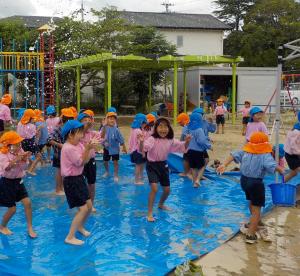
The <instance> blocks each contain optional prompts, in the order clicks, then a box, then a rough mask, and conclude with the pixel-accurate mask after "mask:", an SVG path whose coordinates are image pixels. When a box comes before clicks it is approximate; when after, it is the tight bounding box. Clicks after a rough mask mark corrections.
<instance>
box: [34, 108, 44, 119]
mask: <svg viewBox="0 0 300 276" xmlns="http://www.w3.org/2000/svg"><path fill="white" fill-rule="evenodd" d="M34 113H35V116H34V120H35V121H36V122H44V118H43V115H42V114H43V112H42V111H41V110H39V109H35V110H34Z"/></svg>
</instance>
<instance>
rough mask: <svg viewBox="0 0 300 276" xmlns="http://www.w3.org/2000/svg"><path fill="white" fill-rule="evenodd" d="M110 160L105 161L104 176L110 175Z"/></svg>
mask: <svg viewBox="0 0 300 276" xmlns="http://www.w3.org/2000/svg"><path fill="white" fill-rule="evenodd" d="M108 162H109V161H104V168H105V174H104V176H108V175H109V164H108Z"/></svg>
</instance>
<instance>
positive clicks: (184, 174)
mask: <svg viewBox="0 0 300 276" xmlns="http://www.w3.org/2000/svg"><path fill="white" fill-rule="evenodd" d="M179 176H181V177H186V176H187V174H186V173H180V174H179Z"/></svg>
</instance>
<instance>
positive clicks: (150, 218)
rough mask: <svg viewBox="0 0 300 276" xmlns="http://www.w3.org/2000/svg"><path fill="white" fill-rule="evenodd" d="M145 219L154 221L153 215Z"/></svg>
mask: <svg viewBox="0 0 300 276" xmlns="http://www.w3.org/2000/svg"><path fill="white" fill-rule="evenodd" d="M147 221H148V222H154V221H155V218H154V217H153V216H148V217H147Z"/></svg>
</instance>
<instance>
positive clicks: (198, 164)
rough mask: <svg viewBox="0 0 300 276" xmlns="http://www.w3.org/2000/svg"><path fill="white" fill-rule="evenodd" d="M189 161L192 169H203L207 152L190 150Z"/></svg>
mask: <svg viewBox="0 0 300 276" xmlns="http://www.w3.org/2000/svg"><path fill="white" fill-rule="evenodd" d="M187 156H188V161H189V165H190V168H191V169H201V168H203V167H204V166H205V160H204V159H205V152H204V151H197V150H189V151H188V152H187Z"/></svg>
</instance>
